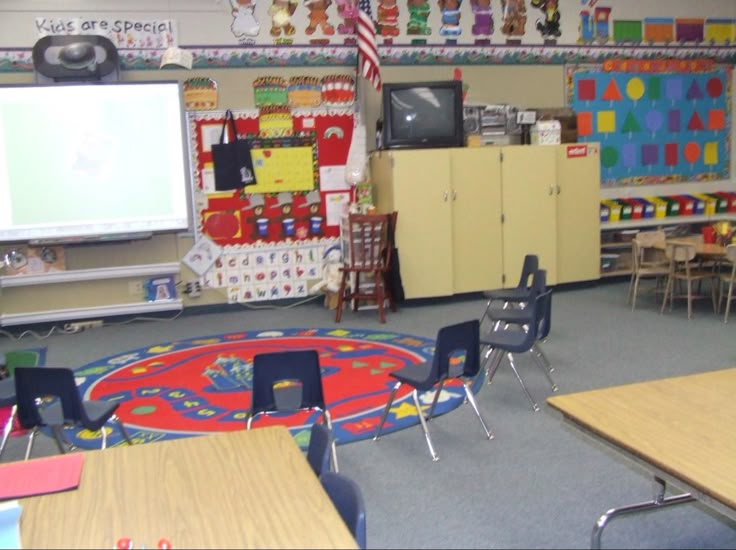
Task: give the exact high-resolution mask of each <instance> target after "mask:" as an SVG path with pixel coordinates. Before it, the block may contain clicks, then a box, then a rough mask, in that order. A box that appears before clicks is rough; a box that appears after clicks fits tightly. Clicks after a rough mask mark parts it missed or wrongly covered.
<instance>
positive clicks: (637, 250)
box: [629, 230, 669, 311]
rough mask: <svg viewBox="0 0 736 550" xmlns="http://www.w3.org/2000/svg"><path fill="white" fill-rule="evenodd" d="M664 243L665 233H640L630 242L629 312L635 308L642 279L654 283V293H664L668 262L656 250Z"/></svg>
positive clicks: (661, 253) (659, 231) (662, 254)
mask: <svg viewBox="0 0 736 550" xmlns="http://www.w3.org/2000/svg"><path fill="white" fill-rule="evenodd" d="M664 242H665V232H664V231H662V230H656V231H640V232H639V233H637V234H636V236H635V237H634V239H633V240H632V241H631V261H632V271H631V281H630V283H629V302H630V303H631V310H632V311H633V310H634V309H635V308H636V298H637V296H638V295H639V284H640V283H641V281H642V279H653V280H654V281H655V288H654V290H655V292H657V291H659V292H664V282H665V281H666V280H667V275H668V274H669V261H668V260H667V258H666V257H665V255H664V253H663V252H662V250H659V249H658V248H657V245H661V244H662V243H664Z"/></svg>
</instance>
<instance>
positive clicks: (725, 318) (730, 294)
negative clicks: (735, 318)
mask: <svg viewBox="0 0 736 550" xmlns="http://www.w3.org/2000/svg"><path fill="white" fill-rule="evenodd" d="M731 298H733V281H731V282H730V283H729V285H728V296H727V297H726V314H725V315H724V316H723V322H724V323H728V312H729V311H731Z"/></svg>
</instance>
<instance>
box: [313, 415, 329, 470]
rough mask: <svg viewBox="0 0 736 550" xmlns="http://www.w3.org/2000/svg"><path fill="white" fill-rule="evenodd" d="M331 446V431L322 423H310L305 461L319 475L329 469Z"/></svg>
mask: <svg viewBox="0 0 736 550" xmlns="http://www.w3.org/2000/svg"><path fill="white" fill-rule="evenodd" d="M331 448H332V432H331V431H330V429H329V428H328V427H327V426H325V425H324V424H318V423H315V424H312V430H311V433H310V435H309V447H307V462H309V465H310V466H311V467H312V470H314V473H315V474H316V475H317V477H319V476H320V475H322V474H323V473H325V472H329V471H330V449H331Z"/></svg>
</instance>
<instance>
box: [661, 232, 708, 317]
mask: <svg viewBox="0 0 736 550" xmlns="http://www.w3.org/2000/svg"><path fill="white" fill-rule="evenodd" d="M665 255H666V256H667V258H668V260H669V262H670V267H669V273H668V275H667V285H666V286H665V291H664V298H663V299H662V309H661V310H660V311H661V313H664V311H665V309H666V307H667V300H668V299H669V303H670V311H672V302H673V300H674V299H675V298H687V318H688V319H692V317H693V300H694V299H696V298H707V297H708V296H707V295H706V294H704V293H702V292H698V293H697V294H695V293H693V284H694V283H698V288H700V285H701V284H702V283H703V282H707V283H709V284H710V291H711V292H710V294H711V299H712V300H713V311H718V304H717V300H716V290H717V287H716V277H717V275H716V273H715V272H714V271H713V270H712V269H709V268H702V267H701V266H700V265H699V264H698V263H697V262H696V261H695V258H696V245H695V244H694V243H685V242H677V243H675V242H668V243H667V245H666V248H665ZM682 283H684V284H685V285H686V291H685V292H684V293H683V292H680V293H678V294H676V293H675V291H676V290H679V288H680V285H681V284H682ZM676 286H677V287H678V288H677V289H676V288H675V287H676Z"/></svg>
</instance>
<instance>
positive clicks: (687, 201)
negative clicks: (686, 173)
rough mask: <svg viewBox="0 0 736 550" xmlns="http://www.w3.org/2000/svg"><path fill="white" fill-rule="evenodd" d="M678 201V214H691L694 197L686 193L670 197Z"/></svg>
mask: <svg viewBox="0 0 736 550" xmlns="http://www.w3.org/2000/svg"><path fill="white" fill-rule="evenodd" d="M672 198H673V199H675V200H676V201H677V202H679V203H680V216H692V215H693V212H694V211H695V199H693V198H692V197H688V196H687V195H675V196H674V197H672Z"/></svg>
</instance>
